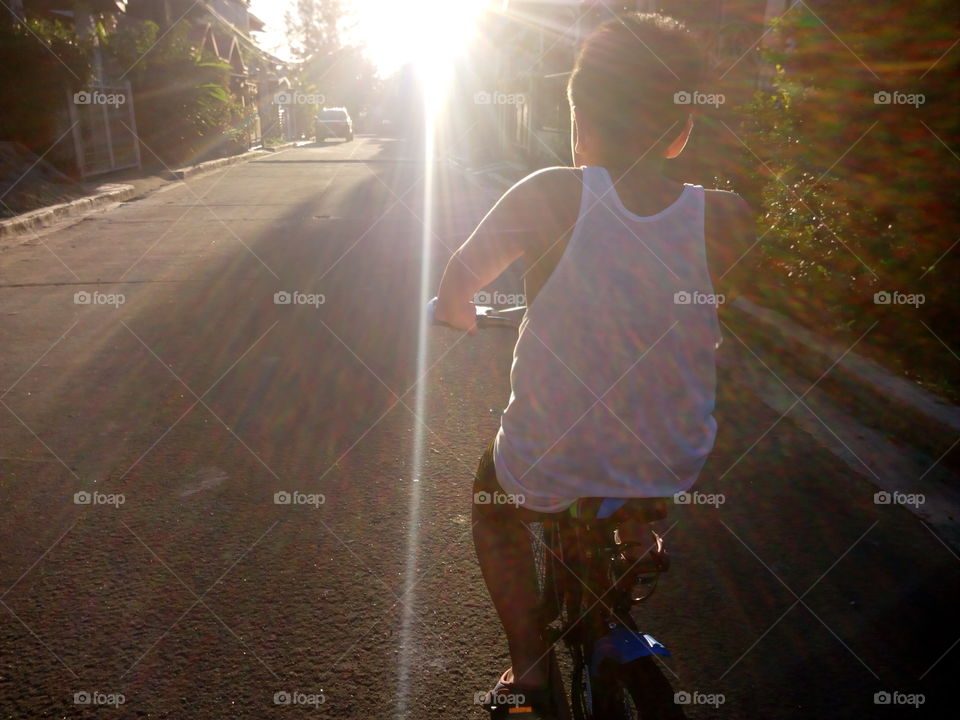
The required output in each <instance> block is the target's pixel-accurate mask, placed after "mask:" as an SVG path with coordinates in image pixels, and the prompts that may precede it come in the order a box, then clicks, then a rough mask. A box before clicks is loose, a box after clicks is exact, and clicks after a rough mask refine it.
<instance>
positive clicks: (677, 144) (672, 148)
mask: <svg viewBox="0 0 960 720" xmlns="http://www.w3.org/2000/svg"><path fill="white" fill-rule="evenodd" d="M691 132H693V114H690V115H687V122H686V124H685V125H684V126H683V130H681V131H680V134H679V135H677V137H676V138H674V140H673V142H672V143H670V144H669V145H668V146H667V149H666V150H664V151H663V156H664V157H665V158H666V159H667V160H672V159H673V158H675V157H677V155H679V154H680V153H682V152H683V149H684V148H685V147H686V146H687V140H689V139H690V133H691Z"/></svg>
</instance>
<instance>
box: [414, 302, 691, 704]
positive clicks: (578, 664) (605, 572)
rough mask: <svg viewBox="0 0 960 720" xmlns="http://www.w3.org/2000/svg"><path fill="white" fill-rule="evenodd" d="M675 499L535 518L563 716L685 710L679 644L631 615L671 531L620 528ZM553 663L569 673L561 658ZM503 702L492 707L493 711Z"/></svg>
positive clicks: (481, 320)
mask: <svg viewBox="0 0 960 720" xmlns="http://www.w3.org/2000/svg"><path fill="white" fill-rule="evenodd" d="M435 304H436V298H434V299H433V300H431V301H430V304H429V305H428V308H427V312H428V318H429V321H430V322H431V323H432V324H436V325H442V323H439V322H436V321H435V320H434V318H433V309H434V307H435ZM525 310H526V308H523V307H518V308H509V309H506V310H497V309H495V308H493V307H488V306H477V327H478V328H480V329H487V328H513V329H515V328H517V327H518V326H519V324H520V322H521V320H522V317H523V314H524V312H525ZM668 501H669V499H667V498H638V499H629V500H627V499H622V498H617V499H614V498H581V499H580V500H579V501H578V502H576V503H574V504H573V505H572V506H571V507H570V508H569V509H568V511H567V512H564V513H558V515H557V517H556V519H550V520H548V521H544V522H541V523H531V525H530V526H529V527H528V529H529V531H530V535H531V543H532V547H533V551H534V566H535V568H536V574H537V589H538V593H539V598H540V606H539V615H540V624H541V627H542V628H544V632H545V634H546V639H547V643H548V645H549V646H550V647H551V648H555V647H557V645H558V644H559V643H560V642H561V641H562V643H563V647H564V648H565V650H566V652H567V655H568V664H569V667H570V672H569V689H570V695H569V697H570V706H569V708H568V707H564V708H562V709H561V714H560V717H561V718H568V717H570V712H571V711H572V717H573V718H574V720H633V719H634V718H640V719H641V720H653V719H657V720H675V719H679V718H685V717H686V716H685V714H684V713H683V710H682V708H681V707H680V706H679V705H678V704H677V703H676V702H675V696H674V693H673V688H672V687H671V685H670V682H669V681H668V680H667V678H666V677H665V676H664V675H663V672H662V671H661V670H660V667H659V666H658V664H657V663H658V662H660V661H658V660H657V658H658V657H669V656H670V651H669V650H667V648H666V647H665V646H664V645H663V644H662V643H660V642H659V641H657V640H656V639H655V638H653V637H652V636H651V635H649V634H647V633H643V632H641V631H640V630H639V628H638V626H637V624H636V621H635V620H634V619H633V617H632V616H631V614H630V612H631V610H632V608H633V607H634V606H635V605H638V604H640V603H642V602H644V601H645V600H647V599H649V598H650V596H651V595H652V594H653V592H654V590H655V589H656V586H657V581H658V579H659V576H660V574H662V573H664V572H666V571H667V570H668V568H669V565H670V560H669V556H668V555H667V552H666V549H665V547H664V543H663V537H662V536H660V535H658V534H657V533H656V532H653V531H652V530H651V531H650V532H651V535H652V544H651V545H650V546H649V547H645V546H644V544H643V543H640V542H635V541H626V540H624V539H623V538H622V537H621V533H620V531H619V530H618V528H619V527H622V526H624V525H626V524H643V525H646V524H649V523H651V522H654V521H656V520H660V519H662V518H663V517H665V516H666V512H667V507H668V504H667V503H668ZM638 548H641V549H643V552H642V553H640V554H639V555H636V554H634V553H633V552H632V551H634V550H636V549H638ZM638 590H639V592H638ZM551 652H553V651H551ZM551 665H552V667H553V668H554V669H553V671H552V674H553V675H555V676H557V678H556V679H557V680H560V682H562V678H561V677H560V676H559V674H558V673H559V663H558V662H557V660H556V658H553V659H552V660H551ZM558 697H559V693H558ZM496 711H497V708H495V707H494V708H491V715H494V716H495V713H496ZM504 715H505V716H506V714H505V713H504Z"/></svg>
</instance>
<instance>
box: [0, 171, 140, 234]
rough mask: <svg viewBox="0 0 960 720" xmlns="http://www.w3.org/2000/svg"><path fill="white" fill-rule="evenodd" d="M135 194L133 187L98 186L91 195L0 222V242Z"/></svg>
mask: <svg viewBox="0 0 960 720" xmlns="http://www.w3.org/2000/svg"><path fill="white" fill-rule="evenodd" d="M135 193H136V188H135V187H134V186H133V185H116V184H108V185H100V186H99V187H98V188H97V190H96V192H95V193H94V194H93V195H89V196H87V197H82V198H78V199H76V200H71V201H70V202H66V203H60V204H59V205H51V206H49V207H45V208H40V209H39V210H32V211H30V212H28V213H23V214H22V215H17V216H16V217H13V218H10V219H9V220H3V221H0V240H2V239H6V238H11V237H15V236H18V235H22V234H24V233H26V232H29V231H31V230H37V229H39V228H43V227H47V226H48V225H53V224H54V223H55V222H57V221H59V220H64V219H66V218H69V217H73V216H75V215H82V214H84V213H88V212H90V211H91V210H96V209H98V208H101V207H103V206H105V205H110V204H112V203H117V202H123V201H124V200H127V199H129V198H131V197H133V195H134V194H135Z"/></svg>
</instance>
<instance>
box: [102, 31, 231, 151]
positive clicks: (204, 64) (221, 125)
mask: <svg viewBox="0 0 960 720" xmlns="http://www.w3.org/2000/svg"><path fill="white" fill-rule="evenodd" d="M105 52H106V53H108V55H109V56H110V58H111V59H112V60H113V62H114V63H115V64H116V65H117V66H118V67H121V68H129V71H128V73H127V76H126V77H127V79H129V80H130V82H131V85H132V86H133V93H134V103H135V109H136V117H137V132H138V134H139V136H140V138H141V141H142V145H143V146H144V150H143V157H144V160H145V161H150V160H152V159H153V157H154V156H156V157H158V158H159V159H160V160H161V161H162V162H163V163H164V164H166V165H169V166H173V165H182V164H184V163H187V162H194V161H199V160H203V159H208V158H211V157H217V156H220V155H226V154H230V153H231V152H235V151H236V150H238V149H244V148H245V147H246V126H247V124H248V122H249V120H250V113H249V112H248V111H247V110H246V109H245V108H243V106H242V104H241V103H240V102H239V100H238V99H237V98H236V96H235V95H234V94H233V93H232V92H231V91H230V89H229V81H230V66H229V65H227V64H225V63H223V62H221V61H220V60H219V59H217V58H199V59H198V58H197V57H196V54H195V52H194V49H193V46H192V44H191V42H190V39H189V26H188V25H187V24H186V23H183V24H180V25H177V26H175V27H174V28H173V29H172V30H171V31H170V32H168V33H166V34H165V35H161V34H160V30H159V27H158V26H157V25H156V24H155V23H153V22H149V21H148V22H142V23H136V24H133V25H128V26H126V27H124V28H122V29H121V30H120V31H118V32H117V33H114V34H113V35H111V36H109V37H107V38H106V43H105Z"/></svg>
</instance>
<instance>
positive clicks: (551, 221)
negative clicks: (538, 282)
mask: <svg viewBox="0 0 960 720" xmlns="http://www.w3.org/2000/svg"><path fill="white" fill-rule="evenodd" d="M580 187H581V186H580V182H579V180H578V179H577V177H576V175H575V171H574V170H573V169H572V168H548V169H546V170H541V171H540V172H537V173H534V174H533V175H530V176H529V177H527V178H525V179H524V180H522V181H520V182H519V183H517V184H516V185H514V186H513V187H512V188H510V190H508V191H507V192H506V193H505V194H504V195H503V197H501V198H500V200H499V201H498V202H497V204H496V205H494V206H493V209H492V210H490V212H489V213H487V215H486V217H484V218H483V220H482V221H481V222H480V224H479V225H478V226H477V229H476V230H474V231H473V234H472V235H470V237H469V238H468V239H467V241H466V242H465V243H464V244H463V245H462V246H460V248H459V249H458V250H457V251H456V252H455V253H454V254H453V256H452V257H451V258H450V261H449V262H448V263H447V267H446V269H445V270H444V272H443V279H442V280H441V281H440V290H439V291H438V298H439V300H438V303H437V309H436V317H437V319H438V320H440V321H441V322H444V323H446V324H448V325H451V326H453V327H455V328H458V329H461V330H466V331H468V332H475V331H476V327H475V321H476V311H475V310H474V307H473V304H472V302H473V298H474V296H475V295H476V293H477V291H478V290H480V289H481V288H483V287H485V286H487V285H489V284H490V283H491V282H493V281H494V280H495V279H496V278H497V277H498V276H499V275H500V274H501V273H502V272H503V271H504V270H506V269H507V268H508V267H510V265H511V264H512V263H513V262H514V260H516V259H517V258H519V257H521V256H524V255H527V256H528V257H529V256H533V255H539V253H540V252H541V250H540V248H541V246H542V245H543V242H542V238H544V237H555V236H556V235H557V230H556V228H555V227H554V225H558V224H559V223H560V222H562V221H563V219H564V218H559V217H557V213H556V212H554V211H553V209H554V208H556V207H557V205H558V202H559V203H566V205H567V206H569V202H570V198H568V197H566V196H568V195H571V193H572V192H574V193H576V197H577V198H579V188H580Z"/></svg>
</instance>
